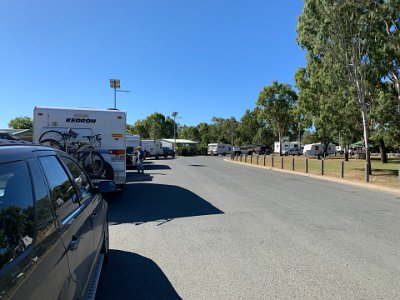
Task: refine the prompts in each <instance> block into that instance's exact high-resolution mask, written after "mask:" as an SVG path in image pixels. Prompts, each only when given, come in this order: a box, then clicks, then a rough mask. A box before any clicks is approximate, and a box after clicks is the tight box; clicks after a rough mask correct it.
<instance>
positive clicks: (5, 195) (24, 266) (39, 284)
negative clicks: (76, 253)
mask: <svg viewBox="0 0 400 300" xmlns="http://www.w3.org/2000/svg"><path fill="white" fill-rule="evenodd" d="M27 163H28V164H29V169H28V164H27ZM29 170H30V172H31V174H29ZM34 199H35V200H36V201H34ZM34 203H35V204H34ZM0 223H1V226H0V236H1V239H0V287H1V289H0V295H1V296H0V298H1V299H9V298H13V299H70V298H71V294H70V283H71V282H70V274H69V269H68V260H67V256H66V255H65V247H64V245H63V243H62V241H61V239H60V235H59V231H58V228H57V224H56V222H55V216H54V211H53V208H52V205H51V203H50V201H49V196H48V190H47V185H46V183H45V180H44V178H43V174H42V173H41V170H40V168H39V165H38V164H37V162H36V160H35V159H31V160H27V161H15V162H8V163H4V164H0Z"/></svg>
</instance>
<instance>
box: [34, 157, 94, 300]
mask: <svg viewBox="0 0 400 300" xmlns="http://www.w3.org/2000/svg"><path fill="white" fill-rule="evenodd" d="M39 161H40V163H41V165H42V168H43V171H44V173H45V175H46V178H47V182H48V185H49V189H50V195H51V201H52V202H53V205H54V207H55V212H56V215H57V220H58V223H59V226H60V231H61V238H62V240H63V242H64V245H65V247H66V249H67V256H68V261H69V267H70V273H71V277H72V280H73V281H74V284H75V295H74V298H80V297H81V296H83V294H84V293H85V288H86V286H87V284H88V281H89V278H90V274H91V270H92V266H93V263H94V261H93V260H94V258H93V256H92V255H93V230H92V224H91V222H90V219H89V215H88V214H87V211H86V210H85V206H84V205H81V203H80V202H79V196H78V193H77V191H76V190H75V186H74V184H73V183H72V182H71V180H70V178H69V176H68V175H67V172H66V171H65V169H64V166H63V165H62V164H61V163H60V161H59V160H58V158H57V157H56V156H43V157H40V158H39Z"/></svg>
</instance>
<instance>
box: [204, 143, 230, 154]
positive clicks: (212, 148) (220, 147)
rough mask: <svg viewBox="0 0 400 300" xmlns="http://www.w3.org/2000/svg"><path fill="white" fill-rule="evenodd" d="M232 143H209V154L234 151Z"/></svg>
mask: <svg viewBox="0 0 400 300" xmlns="http://www.w3.org/2000/svg"><path fill="white" fill-rule="evenodd" d="M232 148H233V147H232V145H231V144H223V143H213V144H208V147H207V154H208V155H223V156H225V155H227V154H231V153H232Z"/></svg>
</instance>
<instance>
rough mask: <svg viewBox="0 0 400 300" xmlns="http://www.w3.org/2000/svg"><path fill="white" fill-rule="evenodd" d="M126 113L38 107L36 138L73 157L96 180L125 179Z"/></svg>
mask: <svg viewBox="0 0 400 300" xmlns="http://www.w3.org/2000/svg"><path fill="white" fill-rule="evenodd" d="M125 129H126V112H124V111H120V110H105V109H104V110H103V109H85V108H59V107H35V108H34V113H33V141H34V142H35V143H40V144H44V145H48V146H51V147H53V148H56V149H59V150H62V151H65V152H67V153H68V154H70V155H72V156H74V157H75V158H76V159H77V161H78V162H79V163H80V165H81V166H82V167H83V168H84V169H85V171H86V172H87V173H88V174H89V176H90V177H91V179H92V180H93V182H94V183H95V184H96V182H97V181H98V180H99V179H110V180H114V182H115V183H116V184H117V187H118V188H119V189H122V188H123V186H124V184H125V180H126V163H125V153H126V136H125Z"/></svg>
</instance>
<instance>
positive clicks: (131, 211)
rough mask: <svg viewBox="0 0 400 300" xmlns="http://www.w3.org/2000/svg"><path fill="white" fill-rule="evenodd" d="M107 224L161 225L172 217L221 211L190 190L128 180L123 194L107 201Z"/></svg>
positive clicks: (221, 212)
mask: <svg viewBox="0 0 400 300" xmlns="http://www.w3.org/2000/svg"><path fill="white" fill-rule="evenodd" d="M109 205H110V211H109V221H110V223H111V224H120V223H135V224H136V225H140V224H142V223H146V222H151V221H159V222H161V224H164V223H165V221H170V220H172V219H175V218H184V217H194V216H203V215H213V214H223V213H224V212H223V211H221V210H219V209H218V208H216V207H215V206H213V205H211V204H210V203H209V202H207V201H206V200H204V199H203V198H201V197H199V196H197V195H196V194H194V193H192V192H191V191H189V190H187V189H184V188H181V187H178V186H175V185H164V184H148V183H140V182H139V183H131V184H126V185H125V190H124V192H123V194H122V195H121V196H120V197H118V198H115V199H111V200H110V201H109Z"/></svg>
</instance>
